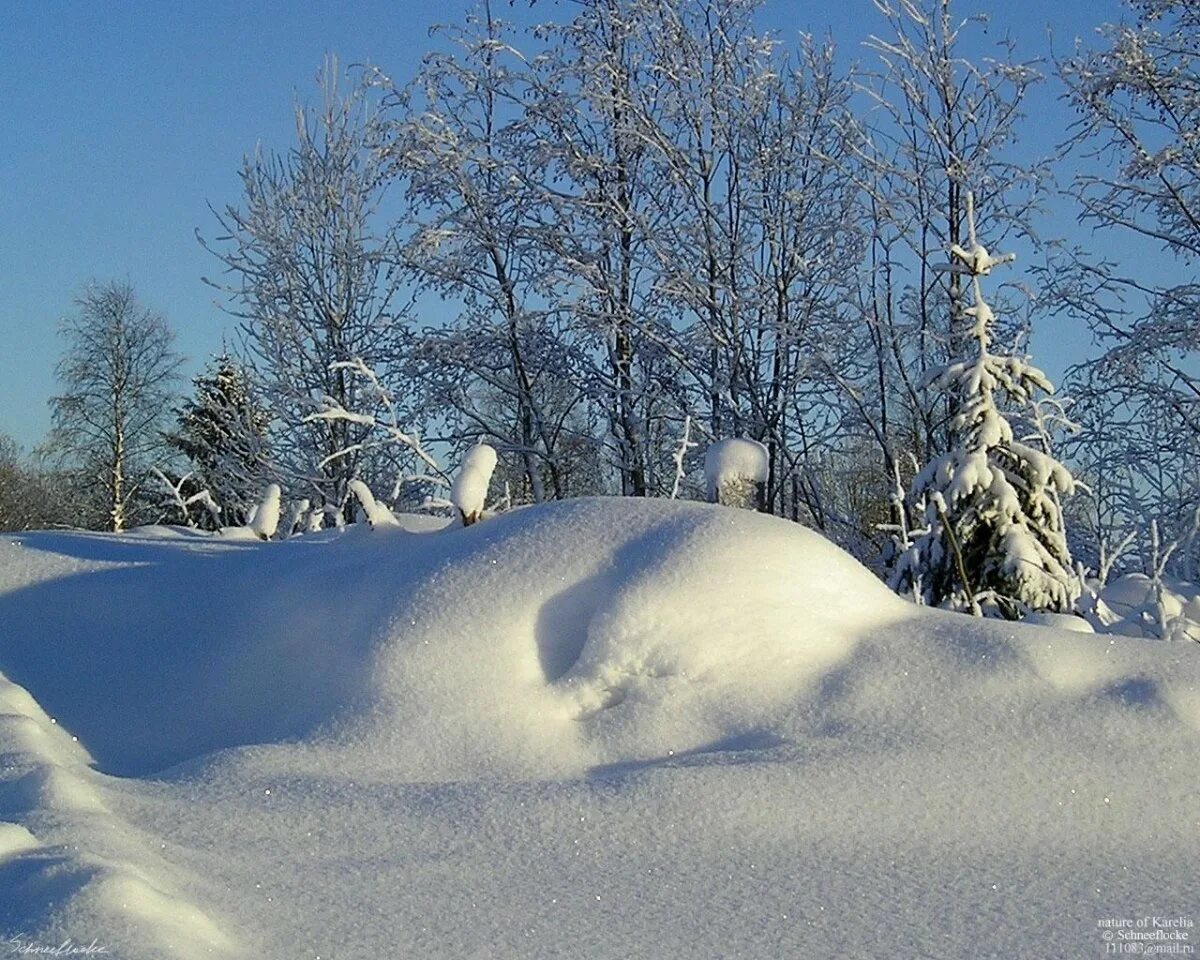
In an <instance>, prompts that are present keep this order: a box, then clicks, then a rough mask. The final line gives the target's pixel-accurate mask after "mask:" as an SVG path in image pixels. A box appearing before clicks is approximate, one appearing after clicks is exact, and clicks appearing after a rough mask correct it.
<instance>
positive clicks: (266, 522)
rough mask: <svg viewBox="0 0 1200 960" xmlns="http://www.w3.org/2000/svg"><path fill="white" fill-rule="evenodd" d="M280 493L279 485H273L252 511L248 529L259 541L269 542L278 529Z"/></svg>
mask: <svg viewBox="0 0 1200 960" xmlns="http://www.w3.org/2000/svg"><path fill="white" fill-rule="evenodd" d="M281 496H282V491H281V490H280V489H279V484H277V483H273V484H271V485H270V486H269V487H267V489H266V492H265V493H264V494H263V498H262V500H261V501H259V504H258V506H257V507H256V508H255V510H254V518H253V519H252V520H251V521H250V524H249V526H250V529H251V530H253V531H254V535H255V536H256V537H258V539H259V540H270V539H271V538H272V537H273V536H275V531H276V530H278V529H279V501H280V497H281Z"/></svg>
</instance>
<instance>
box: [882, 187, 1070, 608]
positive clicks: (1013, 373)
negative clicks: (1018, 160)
mask: <svg viewBox="0 0 1200 960" xmlns="http://www.w3.org/2000/svg"><path fill="white" fill-rule="evenodd" d="M967 227H968V236H969V241H968V242H969V244H970V245H969V247H968V248H967V249H963V248H962V247H961V246H959V245H958V244H953V245H951V247H950V254H951V263H950V264H949V265H948V266H947V267H945V268H944V269H948V270H950V271H951V272H953V273H956V274H959V275H963V276H966V277H969V278H970V282H971V306H970V307H969V308H967V309H966V310H965V311H964V314H965V319H966V320H967V321H968V322H969V324H970V326H969V328H968V329H967V330H966V331H965V336H964V338H963V339H964V346H965V347H966V348H967V349H966V351H965V355H964V356H962V357H960V358H958V359H956V360H954V361H953V362H951V363H950V364H948V365H947V366H945V367H943V368H942V369H941V370H939V371H937V372H936V373H935V374H934V375H933V376H932V377H931V379H930V384H929V385H930V387H931V388H934V389H941V390H943V391H945V393H946V395H947V396H949V397H950V398H952V401H953V402H954V403H955V404H956V408H955V412H954V416H953V418H952V420H951V429H952V430H953V432H954V435H955V437H956V443H955V446H954V447H953V449H951V450H950V451H949V452H948V453H945V454H943V455H941V456H939V457H937V458H935V459H934V460H933V461H931V462H930V463H929V464H928V465H927V466H926V467H925V468H924V469H923V470H921V471H920V472H919V473H918V474H917V476H916V477H915V478H914V480H913V483H912V487H911V489H910V491H909V504H910V506H911V507H912V508H913V510H914V515H918V516H923V518H924V523H925V529H924V530H919V531H916V532H915V535H914V536H913V537H912V539H911V540H910V541H909V542H908V543H907V544H903V545H902V547H903V549H902V550H901V551H900V552H899V555H898V558H897V561H896V563H895V566H894V568H893V573H892V583H891V585H892V588H893V589H895V590H896V591H897V592H901V593H911V594H912V595H913V596H914V597H915V598H916V599H918V600H919V601H921V602H924V603H928V604H931V605H938V606H945V607H949V608H951V609H963V610H969V611H970V612H972V613H974V614H976V615H981V614H982V613H983V612H984V609H985V608H986V609H990V610H995V611H998V612H999V613H1001V614H1003V615H1004V616H1006V617H1009V618H1011V619H1015V618H1017V617H1019V616H1022V615H1023V614H1024V613H1026V612H1029V611H1032V610H1051V611H1058V612H1068V611H1070V610H1071V608H1072V606H1073V605H1074V602H1075V600H1076V599H1077V598H1078V596H1079V591H1080V587H1079V582H1078V578H1077V577H1076V576H1075V575H1074V574H1073V573H1072V569H1071V555H1070V552H1069V550H1068V548H1067V540H1066V535H1065V532H1064V529H1063V516H1062V510H1061V507H1060V497H1061V496H1063V495H1067V494H1070V493H1072V492H1073V490H1074V479H1073V477H1072V476H1071V474H1070V472H1069V471H1068V470H1067V469H1066V468H1065V467H1064V466H1063V465H1062V464H1061V463H1059V462H1058V461H1057V460H1056V459H1054V457H1053V456H1051V455H1050V454H1049V452H1048V446H1047V445H1046V444H1045V443H1044V441H1043V444H1042V445H1043V447H1044V448H1045V449H1043V450H1038V449H1035V448H1034V447H1032V446H1029V445H1027V444H1025V443H1022V442H1019V441H1018V440H1017V439H1015V438H1014V435H1013V428H1012V424H1011V423H1010V421H1009V418H1008V417H1007V416H1006V415H1005V413H1004V412H1002V410H1001V409H1000V407H999V406H998V405H997V400H998V399H1002V400H1006V401H1007V402H1008V404H1009V405H1011V406H1013V407H1015V408H1018V409H1019V408H1025V409H1027V410H1032V409H1033V404H1034V400H1035V397H1036V395H1037V394H1038V393H1039V392H1041V393H1045V394H1052V393H1053V392H1054V387H1053V385H1052V384H1051V383H1050V381H1049V380H1048V379H1047V378H1046V375H1045V374H1044V373H1042V371H1041V370H1039V369H1037V368H1036V367H1034V366H1032V365H1031V364H1029V363H1028V362H1027V361H1026V360H1025V359H1022V358H1018V357H1010V356H1001V355H997V354H993V353H991V352H990V348H991V346H992V325H993V323H994V321H995V316H994V314H993V312H992V309H991V307H990V306H989V305H988V304H987V302H986V301H985V300H984V298H983V293H982V291H981V289H980V283H979V280H980V278H981V277H985V276H987V275H988V274H990V273H991V271H992V268H993V267H996V266H998V265H1000V264H1003V263H1008V262H1009V261H1011V260H1012V259H1014V258H1013V257H1012V255H1006V256H999V257H993V256H991V255H990V254H989V253H988V251H987V250H986V249H985V248H984V247H983V246H981V245H980V244H979V242H978V241H977V240H976V237H975V210H974V201H973V198H972V197H971V196H970V195H968V198H967ZM1034 415H1036V411H1034Z"/></svg>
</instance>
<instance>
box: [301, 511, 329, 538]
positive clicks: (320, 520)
mask: <svg viewBox="0 0 1200 960" xmlns="http://www.w3.org/2000/svg"><path fill="white" fill-rule="evenodd" d="M324 527H325V511H324V510H323V509H321V508H320V507H313V508H312V509H311V510H309V511H308V516H307V517H305V518H304V532H305V533H318V532H320V531H321V530H323V529H324Z"/></svg>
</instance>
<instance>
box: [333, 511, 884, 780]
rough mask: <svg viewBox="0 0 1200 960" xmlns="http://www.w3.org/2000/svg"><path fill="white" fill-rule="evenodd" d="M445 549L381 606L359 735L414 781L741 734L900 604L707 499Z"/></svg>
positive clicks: (505, 522)
mask: <svg viewBox="0 0 1200 960" xmlns="http://www.w3.org/2000/svg"><path fill="white" fill-rule="evenodd" d="M460 545H461V546H460ZM448 552H450V553H452V554H453V557H454V559H453V562H451V563H446V562H443V563H442V564H440V565H439V568H438V569H437V571H436V573H435V574H434V575H433V576H432V577H431V578H430V580H429V581H427V583H426V586H425V588H424V589H423V590H421V591H419V592H418V593H417V594H415V595H414V596H413V597H412V599H411V601H409V602H406V603H402V604H400V605H398V609H397V610H396V613H395V615H394V616H395V619H394V622H393V626H392V627H391V629H390V630H389V632H388V635H387V638H386V640H385V642H384V643H383V645H382V647H381V649H380V651H379V653H378V656H377V658H376V660H375V664H374V665H373V667H372V669H371V671H370V672H371V675H372V677H373V682H374V694H373V704H374V710H373V713H374V716H373V717H372V718H371V719H370V721H369V722H368V723H367V724H366V725H365V728H364V729H363V730H360V731H358V732H357V736H359V737H362V738H365V742H368V743H369V744H370V747H369V750H367V751H364V752H365V753H369V754H370V755H371V756H373V757H376V758H380V759H381V760H382V759H383V758H386V762H387V763H388V764H390V765H393V766H394V768H397V769H403V770H405V771H407V772H408V774H409V775H410V776H412V777H414V778H431V777H467V776H476V775H481V774H497V775H527V776H548V775H563V774H571V773H580V772H582V771H584V770H585V769H587V768H589V767H592V766H595V765H598V764H612V763H618V762H627V761H632V760H637V759H644V758H648V757H657V756H666V755H668V754H669V753H671V752H681V751H687V750H694V749H698V748H701V747H703V746H704V745H706V744H710V743H713V742H717V741H720V740H722V739H727V738H730V737H736V736H741V735H744V734H746V733H748V732H751V731H755V730H758V729H760V728H761V727H763V726H764V725H769V724H770V723H771V722H772V719H773V717H774V715H775V713H776V712H778V709H779V708H780V707H781V705H786V704H789V703H790V702H792V701H793V700H794V698H795V697H797V696H798V695H799V694H800V692H801V691H803V690H805V689H807V688H811V687H812V686H813V685H814V684H815V683H817V682H818V681H819V680H820V679H821V677H822V676H824V675H825V674H827V673H828V672H829V671H830V670H832V669H833V668H834V667H835V666H836V665H837V664H838V663H840V662H842V661H843V660H844V659H845V658H846V657H848V656H849V655H850V654H851V652H852V651H853V649H854V646H855V643H856V642H857V640H858V639H859V637H860V636H862V634H863V632H864V631H865V630H867V629H869V628H871V627H874V626H877V625H878V624H881V623H884V622H887V621H888V620H894V619H897V618H900V617H903V616H905V615H906V614H907V613H908V608H907V607H906V605H905V604H904V603H902V602H901V601H899V600H898V599H897V598H896V597H894V596H893V595H892V594H891V593H889V592H888V591H887V590H886V589H885V588H884V587H883V585H882V584H880V583H879V581H878V580H877V579H876V578H875V577H874V576H872V575H871V574H870V573H869V572H868V571H867V570H866V569H865V568H863V567H862V566H860V565H859V564H858V563H857V562H856V561H854V560H853V559H851V558H850V557H849V556H848V555H847V554H845V553H843V552H842V551H841V550H839V549H838V548H836V547H834V546H833V545H832V544H830V543H829V542H828V541H826V540H825V539H824V538H822V537H820V536H818V535H816V534H814V533H812V532H811V531H808V530H805V529H803V528H801V527H798V526H796V525H794V524H789V523H785V522H783V521H779V520H776V519H773V518H769V517H764V516H762V515H758V514H749V513H744V512H740V511H734V510H728V509H723V508H714V507H710V506H706V505H697V504H681V503H677V504H670V505H664V504H663V503H661V502H656V503H655V502H652V503H645V502H643V503H638V502H630V501H620V500H607V501H606V500H580V501H570V502H567V503H561V504H553V505H547V506H543V507H539V508H536V509H528V510H522V511H517V512H515V513H513V514H509V515H505V516H503V517H501V518H499V519H497V520H494V521H491V522H489V523H488V524H486V525H484V526H483V527H481V528H480V529H479V530H478V531H475V530H471V531H464V532H463V533H461V534H459V535H457V536H456V538H455V539H454V546H453V549H452V550H450V551H448ZM801 624H803V627H802V628H801V627H800V625H801Z"/></svg>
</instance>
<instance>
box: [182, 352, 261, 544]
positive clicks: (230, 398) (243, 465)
mask: <svg viewBox="0 0 1200 960" xmlns="http://www.w3.org/2000/svg"><path fill="white" fill-rule="evenodd" d="M192 382H193V384H194V386H195V396H194V397H193V398H192V399H191V400H189V401H187V402H186V403H185V404H184V406H183V408H182V409H181V410H180V411H179V418H178V423H179V426H178V429H177V431H176V432H175V433H174V434H172V436H171V438H170V441H171V445H172V446H174V447H175V448H176V449H178V450H179V451H180V452H181V453H182V454H183V455H184V456H185V457H187V458H188V460H189V461H191V463H192V466H193V468H194V472H193V477H192V478H189V479H190V480H191V481H192V482H193V483H194V485H195V486H196V489H198V490H199V489H207V490H208V491H209V492H210V493H211V495H212V497H213V499H214V500H216V502H217V504H218V505H220V507H221V521H222V523H223V524H224V525H226V526H237V525H241V524H244V523H245V522H246V517H247V515H248V513H249V510H250V508H251V507H252V506H254V504H255V503H257V502H258V498H259V495H260V494H261V492H262V490H263V488H264V487H265V486H266V485H267V483H268V482H269V480H270V475H271V474H272V472H273V471H272V468H271V458H270V455H269V450H268V445H267V428H268V425H269V417H268V415H267V414H266V412H265V411H264V410H263V409H262V408H261V406H259V404H258V403H257V402H256V400H255V398H254V394H253V391H252V390H251V387H250V383H249V380H248V378H247V376H246V372H245V370H244V369H243V368H242V367H241V365H240V364H238V362H237V361H236V360H234V359H233V358H232V357H230V356H229V354H228V353H222V354H221V355H220V356H219V357H216V358H214V360H213V361H212V362H211V363H210V364H209V366H208V368H207V369H206V370H205V371H204V372H203V373H201V374H200V375H198V376H197V377H196V378H195V379H194V380H193V381H192ZM196 519H197V520H198V521H199V522H200V523H202V524H203V523H206V522H207V523H211V518H210V515H209V513H208V511H206V510H203V509H202V507H201V506H197V517H196Z"/></svg>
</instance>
